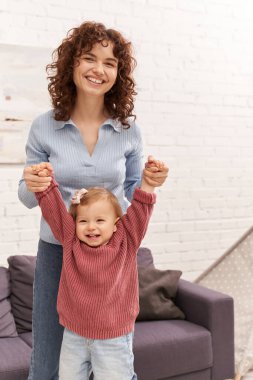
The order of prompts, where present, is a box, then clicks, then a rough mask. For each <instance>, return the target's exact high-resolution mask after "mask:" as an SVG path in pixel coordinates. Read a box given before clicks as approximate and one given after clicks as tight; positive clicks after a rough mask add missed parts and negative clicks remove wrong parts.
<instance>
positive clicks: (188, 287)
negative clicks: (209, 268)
mask: <svg viewBox="0 0 253 380" xmlns="http://www.w3.org/2000/svg"><path fill="white" fill-rule="evenodd" d="M175 303H176V305H177V306H178V307H179V308H181V310H182V311H183V312H184V313H185V316H186V320H187V321H189V322H192V323H195V324H197V325H200V326H203V327H205V328H206V329H207V330H209V331H210V332H211V336H212V346H213V367H212V380H224V379H228V378H232V377H233V376H234V302H233V298H232V297H230V296H229V295H226V294H223V293H220V292H217V291H215V290H211V289H208V288H205V287H203V286H201V285H198V284H194V283H191V282H189V281H186V280H182V279H181V280H180V281H179V287H178V292H177V296H176V299H175Z"/></svg>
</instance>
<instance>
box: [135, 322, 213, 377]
mask: <svg viewBox="0 0 253 380" xmlns="http://www.w3.org/2000/svg"><path fill="white" fill-rule="evenodd" d="M134 355H135V371H136V373H137V375H138V372H139V373H141V374H142V376H141V378H140V377H138V380H153V379H166V378H169V377H172V376H177V375H183V374H186V373H190V372H195V371H201V370H204V369H207V368H210V367H211V366H212V362H213V357H212V340H211V334H210V332H209V331H208V330H207V329H205V328H204V327H201V326H198V325H195V324H193V323H191V322H188V321H185V320H184V321H181V320H171V321H143V322H136V324H135V332H134ZM154 363H155V365H154Z"/></svg>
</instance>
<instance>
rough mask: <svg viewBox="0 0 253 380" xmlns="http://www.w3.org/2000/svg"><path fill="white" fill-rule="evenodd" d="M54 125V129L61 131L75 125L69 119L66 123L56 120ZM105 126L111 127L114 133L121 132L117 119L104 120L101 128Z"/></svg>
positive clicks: (120, 125)
mask: <svg viewBox="0 0 253 380" xmlns="http://www.w3.org/2000/svg"><path fill="white" fill-rule="evenodd" d="M55 123H56V124H55V129H62V128H64V127H65V126H67V125H73V126H74V127H75V124H74V122H73V121H72V120H71V119H69V120H67V121H57V120H56V121H55ZM105 125H109V126H110V127H112V128H113V129H114V130H115V132H121V130H122V124H121V122H120V121H119V120H118V119H111V118H109V119H107V120H105V122H104V123H103V125H102V126H105Z"/></svg>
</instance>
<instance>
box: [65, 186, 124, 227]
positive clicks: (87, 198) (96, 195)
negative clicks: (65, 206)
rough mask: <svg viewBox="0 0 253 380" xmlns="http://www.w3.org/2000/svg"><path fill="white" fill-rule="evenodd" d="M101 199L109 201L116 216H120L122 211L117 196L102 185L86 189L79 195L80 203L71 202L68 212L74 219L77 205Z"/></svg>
mask: <svg viewBox="0 0 253 380" xmlns="http://www.w3.org/2000/svg"><path fill="white" fill-rule="evenodd" d="M77 192H78V191H77ZM101 199H104V200H107V201H108V202H110V203H111V205H112V206H113V209H114V211H115V214H116V216H117V217H119V218H121V216H122V215H123V212H122V209H121V206H120V204H119V201H118V198H117V197H116V196H115V195H114V194H113V193H112V192H110V191H109V190H107V189H104V188H103V187H91V188H89V189H87V192H86V193H84V194H82V195H81V196H80V203H73V202H72V203H71V205H70V207H69V213H70V214H71V215H72V216H73V219H74V220H76V216H77V208H78V206H79V205H81V206H85V205H89V204H91V203H94V202H96V201H98V200H101Z"/></svg>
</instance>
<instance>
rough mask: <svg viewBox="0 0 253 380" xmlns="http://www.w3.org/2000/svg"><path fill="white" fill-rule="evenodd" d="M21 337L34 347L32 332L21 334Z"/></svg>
mask: <svg viewBox="0 0 253 380" xmlns="http://www.w3.org/2000/svg"><path fill="white" fill-rule="evenodd" d="M19 337H20V339H22V340H23V341H24V342H25V343H26V344H27V345H28V346H29V347H32V332H31V331H29V332H26V333H22V334H19Z"/></svg>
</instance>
